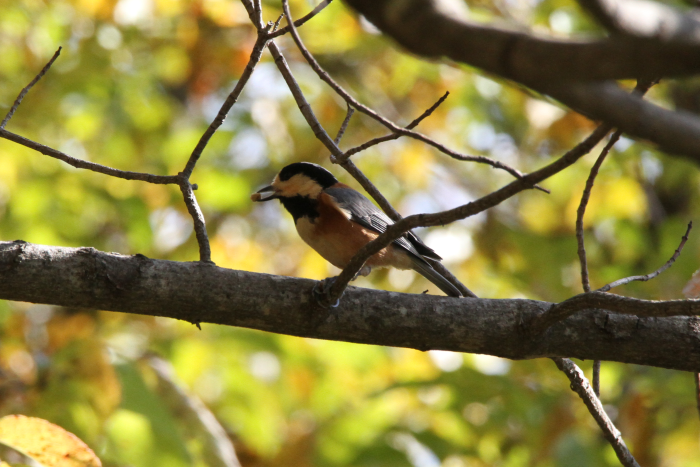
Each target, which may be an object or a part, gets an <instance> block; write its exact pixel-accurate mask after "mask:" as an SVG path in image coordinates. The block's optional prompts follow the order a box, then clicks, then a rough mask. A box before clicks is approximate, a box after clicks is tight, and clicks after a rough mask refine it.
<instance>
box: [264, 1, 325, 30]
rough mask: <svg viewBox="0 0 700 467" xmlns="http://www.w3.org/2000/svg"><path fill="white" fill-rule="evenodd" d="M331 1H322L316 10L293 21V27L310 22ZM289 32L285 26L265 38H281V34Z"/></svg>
mask: <svg viewBox="0 0 700 467" xmlns="http://www.w3.org/2000/svg"><path fill="white" fill-rule="evenodd" d="M332 1H333V0H323V1H322V2H321V3H319V4H318V5H316V8H314V9H313V10H311V11H310V12H309V13H307V14H306V15H305V16H302V17H301V18H299V19H298V20H296V21H294V26H296V27H297V28H298V27H300V26H301V25H303V24H304V23H306V22H307V21H308V20H310V19H311V18H313V17H314V16H316V15H317V14H319V13H320V12H321V10H323V9H324V8H326V7H327V6H328V5H330V4H331V2H332ZM289 31H290V28H289V26H285V27H283V28H282V29H280V30H278V31H276V32H273V33H270V34H269V35H268V36H267V38H268V39H274V38H275V37H279V36H281V35H283V34H287V33H288V32H289Z"/></svg>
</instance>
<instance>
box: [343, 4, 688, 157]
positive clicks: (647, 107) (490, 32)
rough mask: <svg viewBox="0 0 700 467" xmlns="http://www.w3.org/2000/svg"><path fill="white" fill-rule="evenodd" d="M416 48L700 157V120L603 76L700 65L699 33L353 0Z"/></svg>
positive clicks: (669, 72) (683, 70)
mask: <svg viewBox="0 0 700 467" xmlns="http://www.w3.org/2000/svg"><path fill="white" fill-rule="evenodd" d="M346 3H348V4H350V5H351V6H352V7H353V8H355V9H356V10H357V11H359V12H360V13H362V14H363V15H364V16H365V17H367V18H368V19H369V20H370V21H372V22H373V23H374V24H375V25H376V26H377V27H379V29H381V30H382V31H383V32H385V33H386V34H388V35H389V36H391V37H393V38H394V39H395V40H397V41H398V42H399V43H400V44H401V45H402V46H404V47H406V48H407V49H409V50H410V51H411V52H414V53H417V54H419V55H423V56H428V57H447V58H450V59H452V60H456V61H458V62H462V63H466V64H469V65H472V66H476V67H478V68H481V69H483V70H485V71H487V72H491V73H494V74H496V75H498V76H501V77H503V78H507V79H510V80H513V81H516V82H518V83H521V84H524V85H525V86H528V87H530V88H532V89H534V90H536V91H538V92H540V93H543V94H548V95H550V96H552V97H554V98H555V99H557V100H559V101H561V102H562V103H564V104H565V105H567V106H569V107H571V108H573V109H574V110H576V111H579V112H581V113H583V114H585V115H587V116H588V117H590V118H593V119H599V120H603V121H605V122H606V123H608V124H610V125H611V126H613V127H615V128H619V129H620V130H622V131H623V132H625V133H627V134H629V135H631V136H634V137H638V138H642V139H647V140H649V141H652V142H654V143H656V144H658V145H659V146H660V147H661V148H662V149H663V150H664V151H667V152H670V153H673V154H681V155H685V156H687V157H690V158H692V159H694V160H695V161H697V162H700V119H699V118H698V117H696V116H694V115H692V114H690V113H685V112H674V111H670V110H666V109H663V108H661V107H659V106H657V105H654V104H651V103H649V102H645V101H643V100H642V99H640V98H637V97H634V96H630V95H628V94H627V93H626V92H625V91H624V90H622V89H620V88H619V87H618V86H617V85H616V84H614V83H613V82H601V80H610V79H623V78H637V79H639V78H648V77H664V76H680V75H690V74H696V73H698V72H700V39H698V40H695V41H692V42H689V41H670V42H669V41H663V40H662V39H660V38H658V37H654V38H650V39H639V38H632V37H628V36H622V37H619V36H615V37H613V38H609V39H604V40H599V41H588V42H586V41H555V40H551V39H543V38H539V37H535V36H531V35H528V34H524V33H521V32H513V31H506V30H502V29H498V28H495V27H490V26H484V25H480V24H475V23H470V22H468V21H465V20H462V19H458V18H456V17H455V16H454V15H448V14H446V13H444V12H443V11H441V10H440V8H439V7H438V3H439V2H438V1H434V0H407V1H402V2H399V1H398V0H346Z"/></svg>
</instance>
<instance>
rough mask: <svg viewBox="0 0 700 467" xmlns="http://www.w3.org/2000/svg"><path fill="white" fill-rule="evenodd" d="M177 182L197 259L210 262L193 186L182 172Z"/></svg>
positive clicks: (202, 222)
mask: <svg viewBox="0 0 700 467" xmlns="http://www.w3.org/2000/svg"><path fill="white" fill-rule="evenodd" d="M178 182H179V183H178V186H179V187H180V191H181V192H182V198H183V199H184V201H185V205H186V206H187V212H189V213H190V216H191V217H192V221H193V222H194V233H195V236H196V237H197V244H198V245H199V260H200V261H203V262H205V263H212V260H211V248H210V247H209V236H208V235H207V226H206V222H205V220H204V214H202V210H201V209H200V208H199V204H197V198H196V197H195V196H194V190H193V188H194V187H193V186H192V184H191V183H190V181H189V180H188V179H187V177H186V176H185V175H184V174H182V173H181V174H180V176H179V180H178ZM197 327H199V326H197Z"/></svg>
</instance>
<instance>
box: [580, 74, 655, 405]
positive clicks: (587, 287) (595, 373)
mask: <svg viewBox="0 0 700 467" xmlns="http://www.w3.org/2000/svg"><path fill="white" fill-rule="evenodd" d="M653 84H654V82H652V81H644V80H640V81H638V82H637V86H636V87H635V90H634V92H636V93H637V94H639V95H640V96H641V95H644V94H645V93H646V91H647V90H648V89H649V88H650V87H651V86H652V85H653ZM621 135H622V131H620V130H617V131H615V132H614V133H613V134H612V136H610V140H609V141H608V143H607V144H606V145H605V147H604V148H603V150H602V151H601V152H600V155H599V156H598V159H596V161H595V164H593V167H592V168H591V173H590V174H589V175H588V179H587V180H586V186H585V188H584V190H583V194H582V195H581V203H580V204H579V206H578V210H577V211H576V241H577V243H578V258H579V262H580V267H581V285H582V286H583V291H584V292H590V291H591V283H590V279H589V277H588V260H587V259H586V246H585V242H584V235H583V216H584V214H585V213H586V206H588V200H589V199H590V197H591V191H592V190H593V184H594V183H595V179H596V177H597V176H598V171H599V170H600V167H601V166H602V165H603V162H604V161H605V158H606V157H607V156H608V153H609V152H610V149H612V147H613V146H614V145H615V143H616V142H617V141H618V140H619V139H620V136H621ZM600 365H601V362H600V360H594V361H593V370H592V381H593V391H594V392H595V394H596V396H597V397H600Z"/></svg>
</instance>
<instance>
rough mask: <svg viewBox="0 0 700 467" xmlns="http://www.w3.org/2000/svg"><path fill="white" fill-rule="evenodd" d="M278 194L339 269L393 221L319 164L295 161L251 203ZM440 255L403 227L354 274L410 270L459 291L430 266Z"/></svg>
mask: <svg viewBox="0 0 700 467" xmlns="http://www.w3.org/2000/svg"><path fill="white" fill-rule="evenodd" d="M273 199H278V200H280V202H281V203H282V206H284V207H285V209H286V210H287V211H288V212H289V213H290V214H291V215H292V217H293V218H294V225H295V226H296V229H297V233H298V234H299V236H300V237H301V238H302V240H304V242H306V243H307V244H308V245H309V246H310V247H311V248H313V249H314V250H316V252H317V253H319V254H320V255H321V256H322V257H323V258H324V259H326V260H327V261H328V262H329V263H331V264H332V265H333V266H336V267H338V268H340V269H343V268H344V267H345V266H346V265H347V264H348V262H350V260H351V259H352V257H353V256H354V255H355V253H357V251H358V250H359V249H360V248H362V247H363V246H365V245H366V244H367V243H369V242H370V241H372V240H374V239H375V238H377V237H378V236H379V235H380V234H381V233H383V232H385V231H386V229H387V228H388V227H389V226H390V225H392V224H393V223H394V222H393V221H392V220H391V219H390V218H389V216H387V215H386V214H385V213H384V212H383V211H382V210H380V209H379V208H378V207H377V206H375V205H374V203H372V202H371V201H370V200H369V199H367V198H366V197H365V196H364V195H363V194H362V193H360V192H358V191H357V190H354V189H353V188H351V187H349V186H348V185H345V184H343V183H340V182H339V181H338V179H336V178H335V176H334V175H333V174H332V173H331V172H329V171H328V170H326V169H325V168H323V167H321V166H320V165H318V164H312V163H310V162H295V163H293V164H289V165H287V166H286V167H284V168H283V169H282V170H280V172H279V173H278V174H277V175H276V176H275V178H274V180H273V181H272V184H271V185H269V186H266V187H264V188H262V189H260V190H258V191H257V192H256V193H253V194H252V195H251V200H252V201H255V202H264V201H270V200H273ZM428 260H431V261H436V262H437V261H440V260H442V258H441V257H440V256H438V254H437V253H435V251H433V250H432V249H431V248H430V247H428V246H427V245H426V244H425V243H423V241H422V240H421V239H420V238H419V237H418V236H417V235H416V234H414V233H413V232H411V231H408V232H406V233H405V234H403V235H402V236H401V237H399V238H397V239H396V240H394V241H393V243H391V244H390V245H389V246H387V247H386V248H384V249H382V250H380V251H379V252H378V253H376V254H374V255H373V256H371V257H370V258H369V259H368V260H367V261H366V262H365V266H364V267H363V268H362V269H361V270H360V272H359V273H358V275H362V276H366V275H368V274H369V273H370V271H371V270H372V269H373V268H382V267H394V268H397V269H404V270H405V269H412V270H414V271H416V272H417V273H419V274H420V275H422V276H423V277H425V278H426V279H428V280H429V281H430V282H432V283H433V284H435V285H436V286H437V287H438V288H439V289H440V290H442V291H443V292H444V293H446V294H447V295H449V296H451V297H461V296H462V293H461V292H460V291H459V290H458V289H457V288H456V287H455V286H454V285H452V283H451V282H449V281H448V280H447V279H446V278H445V277H443V276H442V274H440V273H439V272H437V271H436V270H435V269H433V267H432V266H431V264H430V262H429V261H428Z"/></svg>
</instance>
